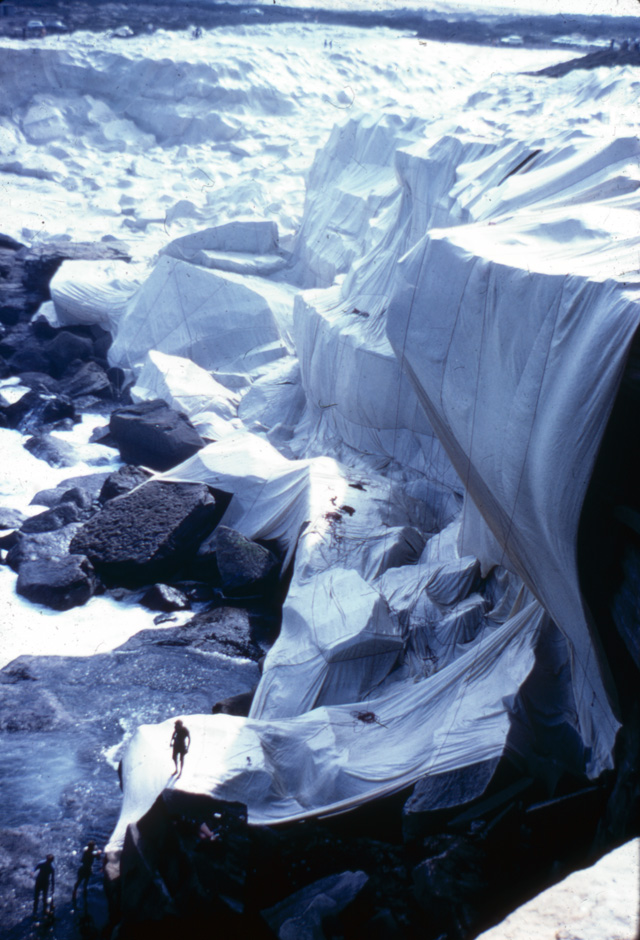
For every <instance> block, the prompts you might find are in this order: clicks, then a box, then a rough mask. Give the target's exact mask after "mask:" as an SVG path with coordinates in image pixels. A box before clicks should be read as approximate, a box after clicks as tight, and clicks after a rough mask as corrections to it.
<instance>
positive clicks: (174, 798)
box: [120, 789, 261, 938]
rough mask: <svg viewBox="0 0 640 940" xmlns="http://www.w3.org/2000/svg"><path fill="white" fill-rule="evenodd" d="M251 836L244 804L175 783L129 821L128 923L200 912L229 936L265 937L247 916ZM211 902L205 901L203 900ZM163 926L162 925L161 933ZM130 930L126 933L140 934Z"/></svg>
mask: <svg viewBox="0 0 640 940" xmlns="http://www.w3.org/2000/svg"><path fill="white" fill-rule="evenodd" d="M250 845H251V843H250V837H249V832H248V827H247V810H246V807H245V806H244V805H243V804H241V803H225V802H223V801H222V800H215V799H212V798H211V797H207V796H203V795H199V794H190V793H182V792H180V791H179V790H177V789H176V790H174V789H167V790H164V791H163V793H162V794H161V795H160V796H159V797H158V799H157V800H156V801H155V803H154V804H153V806H152V807H151V809H150V810H149V811H148V812H147V813H145V815H144V816H143V817H142V818H141V819H140V820H138V822H137V824H135V825H130V826H128V827H127V832H126V835H125V839H124V845H123V849H122V858H121V865H120V880H121V899H122V914H123V919H124V921H125V924H127V923H128V924H136V923H139V922H141V921H142V922H144V921H149V920H153V921H155V922H156V923H157V921H158V918H161V917H162V916H163V915H174V916H175V915H176V914H178V916H179V917H184V916H188V917H189V916H191V915H193V913H194V911H195V912H199V913H200V917H199V918H198V919H199V920H200V919H201V918H202V917H203V916H204V917H205V919H206V921H207V923H208V924H215V933H217V934H218V935H219V936H221V937H240V936H250V937H255V938H258V937H260V936H261V934H260V933H256V932H254V930H253V929H252V925H251V923H250V922H249V923H248V924H247V923H245V924H244V927H245V929H244V931H242V924H241V923H240V922H239V920H238V918H239V914H240V913H241V912H242V911H243V908H244V900H245V897H244V896H245V884H246V881H247V871H248V866H249V851H250ZM205 904H206V907H204V908H203V905H205ZM155 933H156V932H155V931H154V934H155ZM134 935H135V930H134V933H126V934H125V936H134Z"/></svg>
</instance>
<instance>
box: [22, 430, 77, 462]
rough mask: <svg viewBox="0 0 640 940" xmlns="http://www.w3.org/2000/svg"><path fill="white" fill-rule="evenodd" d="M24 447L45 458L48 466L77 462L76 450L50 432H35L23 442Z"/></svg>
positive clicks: (38, 456) (39, 457)
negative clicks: (35, 433)
mask: <svg viewBox="0 0 640 940" xmlns="http://www.w3.org/2000/svg"><path fill="white" fill-rule="evenodd" d="M24 447H25V448H26V450H28V451H29V453H30V454H33V456H34V457H37V458H38V459H39V460H45V461H46V462H47V463H48V464H49V466H50V467H73V466H75V464H77V462H78V458H77V456H76V452H75V450H74V449H73V447H72V446H71V444H67V442H66V441H61V440H59V439H58V438H55V437H52V436H51V434H37V435H36V436H35V437H30V438H29V439H28V440H27V441H25V443H24Z"/></svg>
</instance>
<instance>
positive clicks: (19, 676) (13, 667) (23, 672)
mask: <svg viewBox="0 0 640 940" xmlns="http://www.w3.org/2000/svg"><path fill="white" fill-rule="evenodd" d="M37 678H38V677H37V676H34V674H33V672H32V671H31V669H29V667H28V666H26V665H25V664H24V663H11V664H10V665H9V666H5V667H4V669H2V670H0V683H2V684H7V685H10V684H13V683H15V682H36V681H37Z"/></svg>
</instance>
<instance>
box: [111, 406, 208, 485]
mask: <svg viewBox="0 0 640 940" xmlns="http://www.w3.org/2000/svg"><path fill="white" fill-rule="evenodd" d="M109 430H110V432H111V434H112V436H113V438H114V440H115V441H116V443H117V445H118V448H119V450H120V456H121V457H122V459H123V460H124V461H125V462H126V463H132V464H142V465H143V466H145V467H150V468H151V469H152V470H159V471H164V470H170V469H171V468H172V467H175V466H177V465H178V464H179V463H182V461H183V460H186V459H187V458H188V457H191V456H193V454H195V453H197V451H199V450H200V449H201V448H202V447H204V441H203V440H202V438H201V437H200V435H199V434H198V432H197V431H196V429H195V428H194V427H193V425H192V424H191V422H190V421H189V419H188V418H187V417H186V416H185V415H183V414H180V413H178V412H177V411H174V410H173V409H172V408H169V406H168V405H167V404H166V402H164V401H162V400H160V399H156V400H154V401H145V402H140V403H139V404H135V405H127V406H125V407H124V408H119V409H117V410H116V411H114V412H113V413H112V415H111V419H110V421H109Z"/></svg>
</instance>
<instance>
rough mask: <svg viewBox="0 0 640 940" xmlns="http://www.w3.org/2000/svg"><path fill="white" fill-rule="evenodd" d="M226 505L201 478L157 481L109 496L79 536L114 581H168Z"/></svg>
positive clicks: (84, 550) (80, 546) (76, 546)
mask: <svg viewBox="0 0 640 940" xmlns="http://www.w3.org/2000/svg"><path fill="white" fill-rule="evenodd" d="M224 508H225V506H224V505H221V504H220V501H219V500H218V499H214V497H213V496H212V495H211V493H210V492H209V490H208V489H207V487H206V486H204V485H203V484H200V483H195V484H194V483H161V482H159V481H155V480H152V481H151V482H149V483H146V484H144V486H141V487H139V488H138V489H136V490H134V491H133V492H131V493H127V494H126V495H124V496H121V497H119V498H118V499H115V500H109V502H107V503H105V505H104V507H103V508H102V509H101V510H100V512H98V513H97V515H95V516H93V518H92V519H90V520H89V521H88V522H87V523H85V525H84V526H83V527H82V529H81V530H80V531H79V532H78V533H77V535H76V536H75V537H74V539H73V542H72V544H71V551H72V552H74V553H78V554H81V555H87V557H88V558H89V559H90V560H91V562H92V564H93V565H94V567H95V568H96V570H97V571H99V572H100V574H101V575H102V576H104V577H105V579H107V580H108V581H109V582H111V583H116V584H123V585H127V586H133V585H136V584H149V583H150V582H154V581H158V580H164V579H166V577H167V576H170V575H171V574H172V573H173V572H175V571H176V570H177V569H178V568H179V567H180V566H181V565H183V564H184V563H185V562H187V561H188V560H189V558H190V557H192V556H193V555H194V554H195V552H196V550H197V546H198V545H199V543H200V542H201V541H202V538H203V536H204V535H205V534H206V533H208V532H210V531H211V529H212V528H213V527H214V526H215V524H216V522H217V521H218V520H219V518H220V516H221V514H222V512H223V511H224Z"/></svg>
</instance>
